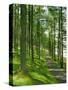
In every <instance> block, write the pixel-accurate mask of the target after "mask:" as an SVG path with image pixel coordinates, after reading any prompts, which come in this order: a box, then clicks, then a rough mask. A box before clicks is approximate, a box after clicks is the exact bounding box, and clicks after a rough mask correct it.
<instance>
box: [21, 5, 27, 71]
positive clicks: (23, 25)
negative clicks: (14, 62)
mask: <svg viewBox="0 0 68 90" xmlns="http://www.w3.org/2000/svg"><path fill="white" fill-rule="evenodd" d="M20 61H21V69H22V70H24V71H26V70H25V65H26V5H24V4H23V5H21V36H20Z"/></svg>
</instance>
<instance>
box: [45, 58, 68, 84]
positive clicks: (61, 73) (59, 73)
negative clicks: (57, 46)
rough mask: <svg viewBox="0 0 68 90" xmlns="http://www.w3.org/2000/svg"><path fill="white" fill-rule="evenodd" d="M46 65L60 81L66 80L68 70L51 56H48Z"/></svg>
mask: <svg viewBox="0 0 68 90" xmlns="http://www.w3.org/2000/svg"><path fill="white" fill-rule="evenodd" d="M46 65H47V67H48V70H49V72H50V73H51V74H52V75H53V76H54V77H55V78H56V80H58V83H65V82H66V71H65V69H64V68H63V69H61V68H60V67H59V65H58V63H57V62H56V61H54V60H52V59H51V58H50V56H47V57H46Z"/></svg>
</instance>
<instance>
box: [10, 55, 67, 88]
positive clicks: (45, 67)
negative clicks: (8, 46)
mask: <svg viewBox="0 0 68 90" xmlns="http://www.w3.org/2000/svg"><path fill="white" fill-rule="evenodd" d="M44 62H45V63H44ZM10 65H13V75H11V74H10V84H13V86H21V85H40V84H41V85H42V84H58V83H65V82H66V71H65V69H61V68H60V67H59V65H58V63H57V62H56V61H53V60H51V58H50V56H49V55H47V56H46V58H45V60H41V64H39V61H37V60H36V63H35V64H34V65H32V66H31V67H30V68H29V72H27V73H25V72H24V70H21V69H20V61H19V58H18V57H15V58H14V60H13V62H12V63H11V62H10ZM28 65H29V63H28ZM29 66H30V65H29ZM11 79H13V82H12V80H11Z"/></svg>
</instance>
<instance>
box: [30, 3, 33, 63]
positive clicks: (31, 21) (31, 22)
mask: <svg viewBox="0 0 68 90" xmlns="http://www.w3.org/2000/svg"><path fill="white" fill-rule="evenodd" d="M30 14H31V15H30V17H31V19H30V24H31V54H32V63H34V51H33V5H31V12H30Z"/></svg>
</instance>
